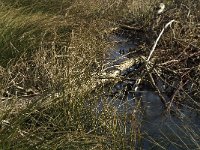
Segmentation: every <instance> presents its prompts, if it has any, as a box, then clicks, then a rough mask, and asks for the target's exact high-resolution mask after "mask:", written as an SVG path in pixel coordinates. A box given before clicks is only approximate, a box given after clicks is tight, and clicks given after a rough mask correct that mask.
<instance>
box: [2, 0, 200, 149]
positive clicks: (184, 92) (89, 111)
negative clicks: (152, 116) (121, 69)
mask: <svg viewBox="0 0 200 150" xmlns="http://www.w3.org/2000/svg"><path fill="white" fill-rule="evenodd" d="M162 2H163V3H164V4H165V6H166V8H165V10H164V12H163V13H161V14H157V7H158V6H159V4H160V3H161V1H158V0H48V1H44V0H0V27H1V28H0V35H1V36H0V89H1V90H0V149H69V150H71V149H106V150H107V149H170V148H171V149H200V143H199V139H200V129H199V125H198V124H199V121H198V120H199V118H200V116H199V115H200V114H199V111H200V98H199V97H200V1H199V0H163V1H162ZM169 23H170V24H169ZM167 24H168V25H169V26H168V27H166V28H164V27H165V26H166V25H167ZM162 30H163V31H164V32H162ZM161 33H162V34H161ZM111 36H116V37H123V38H125V39H128V40H129V41H132V42H133V43H134V46H133V47H130V48H129V49H128V54H127V58H128V59H132V58H133V59H134V58H142V59H143V62H142V63H141V62H139V64H136V65H137V68H136V69H135V71H134V72H133V71H130V72H129V73H127V74H125V75H123V76H120V75H119V76H117V77H114V78H112V79H107V80H109V81H110V82H109V84H107V83H106V84H102V83H99V82H96V81H97V80H98V81H99V80H102V79H101V77H100V75H101V74H102V70H104V69H105V68H104V67H105V62H106V61H107V60H106V57H107V56H106V54H107V53H108V50H110V49H115V48H116V46H117V44H119V43H118V41H116V40H115V39H113V40H110V39H109V38H110V37H111ZM156 40H157V42H156ZM120 51H122V53H123V51H124V50H123V48H122V49H121V50H120ZM151 52H152V55H151ZM104 78H105V77H104ZM95 80H96V81H95ZM130 80H131V85H130V84H126V86H125V88H123V90H122V89H121V88H120V89H118V88H116V87H117V86H118V85H120V86H122V85H123V84H121V83H123V82H127V81H128V83H129V81H130ZM132 82H133V83H132ZM103 83H104V82H103ZM136 83H138V84H136ZM94 84H95V86H94ZM96 84H98V85H96ZM132 85H134V86H132ZM94 87H95V88H94ZM143 87H148V90H150V89H151V91H154V92H155V93H156V96H157V98H156V99H157V100H158V99H159V101H160V102H161V103H162V105H163V109H164V111H163V112H162V113H164V115H168V116H177V118H178V119H179V122H189V121H188V120H187V118H185V117H184V116H183V115H182V114H183V113H180V112H182V110H181V109H182V108H183V107H184V109H185V108H186V109H189V110H190V112H193V113H194V114H193V115H195V117H193V118H195V121H193V120H192V121H191V123H188V124H187V125H186V126H179V125H177V124H175V126H177V127H178V129H179V131H177V132H182V133H184V136H180V135H179V134H178V133H177V132H176V131H175V130H173V129H174V128H171V130H169V131H167V133H169V132H171V134H166V133H164V132H162V133H163V134H162V136H160V137H159V138H157V139H154V138H153V137H148V135H147V134H145V133H144V132H143V129H144V128H145V127H143V125H142V121H141V118H142V117H141V116H143V114H144V113H147V115H148V111H145V110H144V109H145V108H143V107H144V106H145V104H143V102H142V101H141V98H140V97H138V98H133V99H134V100H135V101H136V100H137V101H136V102H135V103H134V108H133V109H131V110H130V109H129V112H128V113H127V112H126V111H122V112H120V113H119V111H117V110H116V107H115V106H114V105H109V103H107V102H106V101H107V100H109V99H110V97H112V99H114V98H116V99H118V98H119V97H120V96H121V95H127V93H128V92H127V91H131V92H132V93H134V94H135V93H136V95H137V90H138V91H140V90H142V89H143ZM116 89H117V90H118V91H117V92H113V91H114V90H116ZM136 89H137V90H136ZM116 93H117V94H118V93H120V94H121V95H120V96H119V97H118V96H116ZM155 93H154V94H155ZM134 94H133V97H134V96H135V95H134ZM147 97H148V96H147ZM122 99H123V98H122ZM100 100H101V102H102V101H103V102H104V104H103V105H102V106H101V109H99V108H98V106H99V105H100ZM144 103H145V102H144ZM152 103H154V102H152ZM154 106H157V105H156V104H155V105H154ZM147 108H148V107H147ZM158 110H159V109H157V108H156V107H153V111H155V112H156V111H158ZM188 118H192V116H191V115H190V116H189V117H188ZM150 121H151V120H150ZM196 121H197V123H196ZM195 124H197V126H196V125H195ZM193 125H194V126H193ZM149 127H150V126H149ZM182 135H183V134H182ZM147 137H148V140H149V141H151V143H152V144H151V145H149V144H148V145H146V143H145V140H144V139H145V138H147ZM167 143H169V144H167Z"/></svg>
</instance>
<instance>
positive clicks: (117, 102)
mask: <svg viewBox="0 0 200 150" xmlns="http://www.w3.org/2000/svg"><path fill="white" fill-rule="evenodd" d="M111 40H113V41H116V42H117V43H118V44H117V46H116V47H115V48H113V49H111V50H110V51H109V53H108V54H107V60H106V63H107V64H106V67H108V66H109V65H113V62H114V63H115V64H120V62H122V61H123V60H126V59H128V58H127V54H128V53H129V49H130V48H134V47H135V45H134V42H132V41H130V40H129V39H126V38H122V37H115V36H113V37H111ZM115 60H117V61H115ZM111 62H112V63H111ZM134 84H135V81H134V79H133V80H132V81H131V80H128V81H126V80H125V81H123V82H119V83H117V84H116V85H115V86H114V87H113V88H112V90H111V93H113V94H111V95H110V96H108V103H107V104H109V105H110V106H112V107H113V106H114V107H115V108H116V110H117V112H118V113H119V114H121V113H126V114H129V113H130V114H131V113H134V112H135V111H137V110H136V106H137V104H138V101H139V102H140V105H141V113H139V116H138V117H139V118H140V122H141V130H142V133H143V138H142V140H141V141H140V143H139V144H138V145H139V146H138V147H140V148H142V149H167V150H179V149H180V150H182V149H200V116H199V115H198V113H197V112H196V111H194V110H192V109H191V108H189V107H187V106H179V107H176V106H175V105H174V104H172V109H174V110H175V111H174V112H169V111H166V109H165V108H164V107H163V103H162V102H161V100H160V98H159V96H158V94H157V93H156V92H155V91H153V90H152V89H149V88H148V87H145V86H144V87H141V88H140V89H139V91H138V92H134V91H133V87H134ZM113 95H114V96H113ZM103 104H104V102H100V103H99V106H98V110H101V109H102V107H103ZM175 107H176V108H175ZM138 149H139V148H138Z"/></svg>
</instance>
